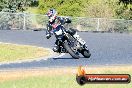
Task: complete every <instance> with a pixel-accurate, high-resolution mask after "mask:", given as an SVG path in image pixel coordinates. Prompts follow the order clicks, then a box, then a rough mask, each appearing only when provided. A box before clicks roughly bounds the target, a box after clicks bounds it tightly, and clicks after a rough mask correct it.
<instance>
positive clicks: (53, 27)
mask: <svg viewBox="0 0 132 88" xmlns="http://www.w3.org/2000/svg"><path fill="white" fill-rule="evenodd" d="M47 16H48V18H49V21H48V24H47V30H46V38H47V39H49V38H50V37H51V35H52V34H54V35H55V37H56V42H55V46H54V48H53V51H54V52H58V49H59V46H58V44H57V41H58V38H59V36H60V35H62V28H63V27H62V26H63V25H64V24H65V23H71V20H70V19H69V18H64V17H58V16H57V11H56V10H55V9H50V10H49V11H48V13H47ZM65 31H66V32H67V33H69V34H70V35H72V36H73V37H74V38H76V39H77V40H79V39H80V37H79V35H78V34H77V32H76V31H75V30H74V29H65ZM80 42H81V41H80ZM82 44H83V45H84V44H85V43H84V42H82Z"/></svg>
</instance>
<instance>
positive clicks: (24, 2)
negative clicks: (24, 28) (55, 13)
mask: <svg viewBox="0 0 132 88" xmlns="http://www.w3.org/2000/svg"><path fill="white" fill-rule="evenodd" d="M31 1H32V0H0V11H4V12H12V13H13V12H17V11H18V12H19V11H21V12H23V11H25V10H26V7H27V6H29V5H30V4H31Z"/></svg>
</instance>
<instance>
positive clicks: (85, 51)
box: [81, 49, 91, 58]
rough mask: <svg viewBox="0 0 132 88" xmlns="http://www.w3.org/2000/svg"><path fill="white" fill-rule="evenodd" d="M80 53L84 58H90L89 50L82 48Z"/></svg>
mask: <svg viewBox="0 0 132 88" xmlns="http://www.w3.org/2000/svg"><path fill="white" fill-rule="evenodd" d="M81 54H82V55H83V56H84V57H85V58H90V56H91V53H90V52H89V50H86V49H83V50H82V51H81Z"/></svg>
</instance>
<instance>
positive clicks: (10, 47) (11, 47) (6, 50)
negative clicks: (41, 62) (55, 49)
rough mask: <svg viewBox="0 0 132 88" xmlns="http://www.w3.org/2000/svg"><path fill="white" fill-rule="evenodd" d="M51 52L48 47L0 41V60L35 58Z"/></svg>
mask: <svg viewBox="0 0 132 88" xmlns="http://www.w3.org/2000/svg"><path fill="white" fill-rule="evenodd" d="M49 54H50V51H49V50H48V49H46V48H40V47H35V46H28V45H16V44H5V43H0V62H3V61H4V62H7V61H15V60H25V59H33V58H39V57H44V56H48V55H49Z"/></svg>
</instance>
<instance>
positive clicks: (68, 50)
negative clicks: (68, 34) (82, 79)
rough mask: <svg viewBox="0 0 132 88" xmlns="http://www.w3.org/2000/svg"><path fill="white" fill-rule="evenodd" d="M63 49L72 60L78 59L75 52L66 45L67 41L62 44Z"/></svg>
mask: <svg viewBox="0 0 132 88" xmlns="http://www.w3.org/2000/svg"><path fill="white" fill-rule="evenodd" d="M64 48H65V49H66V50H67V52H68V53H69V54H70V55H71V56H72V57H73V58H75V59H79V58H80V57H79V55H78V54H76V52H74V51H73V50H72V49H71V47H70V46H69V44H68V42H67V41H66V42H65V43H64Z"/></svg>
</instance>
